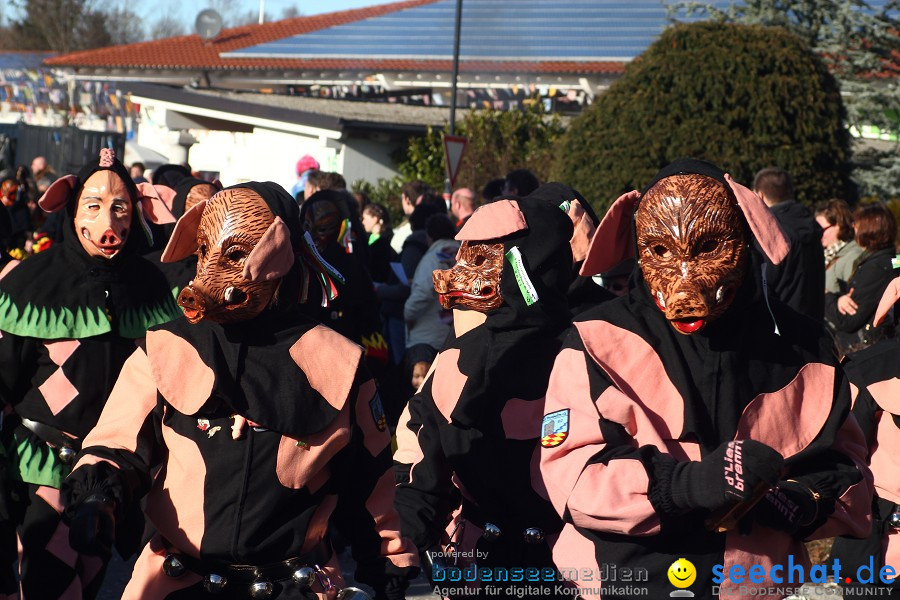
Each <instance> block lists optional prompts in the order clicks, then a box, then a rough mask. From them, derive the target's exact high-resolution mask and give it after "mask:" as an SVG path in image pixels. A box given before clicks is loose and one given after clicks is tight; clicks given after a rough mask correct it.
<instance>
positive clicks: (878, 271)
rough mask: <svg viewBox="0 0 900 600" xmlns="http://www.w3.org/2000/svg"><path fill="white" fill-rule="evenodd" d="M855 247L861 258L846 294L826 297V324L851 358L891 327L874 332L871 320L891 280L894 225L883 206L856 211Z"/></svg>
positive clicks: (873, 205) (892, 216)
mask: <svg viewBox="0 0 900 600" xmlns="http://www.w3.org/2000/svg"><path fill="white" fill-rule="evenodd" d="M853 226H854V229H855V230H856V243H857V244H858V245H859V247H860V248H862V251H863V252H862V254H861V255H860V257H859V261H858V262H857V264H856V272H855V273H854V274H853V276H852V277H851V278H850V282H849V283H848V288H849V290H848V291H847V293H846V294H836V293H832V292H829V293H828V294H826V295H825V320H826V322H827V323H828V326H829V328H830V329H831V330H832V332H833V333H834V336H835V342H836V344H837V347H838V350H839V352H840V353H841V354H842V355H847V354H850V353H851V352H855V351H857V350H860V349H861V348H863V347H865V346H867V345H869V344H871V343H873V342H874V341H877V339H880V338H882V337H884V336H886V335H888V334H890V333H892V331H891V330H892V328H891V327H882V328H879V329H877V330H876V329H874V328H873V327H872V320H873V317H874V316H875V309H876V307H877V306H878V301H879V300H880V299H881V296H882V294H884V290H885V289H886V288H887V286H888V284H889V283H890V282H891V280H892V279H893V278H894V276H895V273H894V268H893V265H892V262H891V259H893V258H894V255H895V252H896V250H895V247H894V239H895V237H896V236H897V221H896V219H895V218H894V215H893V213H891V211H890V210H889V209H888V208H887V207H886V206H884V205H883V204H870V205H868V206H862V207H860V208H858V209H856V212H855V213H854V215H853Z"/></svg>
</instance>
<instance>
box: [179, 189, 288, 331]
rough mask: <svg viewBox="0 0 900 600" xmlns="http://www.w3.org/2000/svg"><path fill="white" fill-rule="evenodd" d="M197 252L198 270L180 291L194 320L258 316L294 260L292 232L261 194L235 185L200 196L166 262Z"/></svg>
mask: <svg viewBox="0 0 900 600" xmlns="http://www.w3.org/2000/svg"><path fill="white" fill-rule="evenodd" d="M192 252H193V253H196V254H197V258H198V260H197V275H196V277H195V278H194V279H193V281H191V283H190V284H189V285H188V286H187V287H185V288H184V289H183V290H182V291H181V293H180V294H179V295H178V304H179V306H181V307H182V309H183V310H184V314H185V317H187V319H188V321H189V322H190V323H197V322H199V321H201V320H202V319H209V320H210V321H215V322H217V323H235V322H239V321H246V320H249V319H252V318H254V317H255V316H257V315H258V314H259V313H261V312H262V311H263V310H264V309H265V308H266V307H267V306H269V305H270V304H271V303H272V302H273V299H274V297H275V293H276V291H277V289H278V285H279V283H280V279H281V277H283V276H284V275H285V274H286V273H287V272H288V271H289V270H290V268H291V266H292V265H293V263H294V253H293V249H292V247H291V241H290V232H289V231H288V227H287V225H286V224H285V223H284V221H283V220H282V219H281V218H280V217H276V216H275V215H274V214H273V212H272V210H271V209H270V208H269V206H268V204H267V203H266V201H265V200H263V198H262V197H261V196H260V195H259V194H258V193H256V192H255V191H253V190H251V189H249V188H243V187H235V188H229V189H226V190H223V191H221V192H218V193H217V194H215V195H214V196H213V197H212V198H210V199H209V200H208V201H206V200H200V201H199V202H198V203H197V204H195V205H194V206H193V207H192V208H191V209H190V210H188V211H187V212H185V214H184V216H182V217H181V219H179V221H178V224H177V225H176V227H175V231H174V232H173V234H172V238H171V240H170V241H169V245H168V246H167V247H166V250H165V251H164V252H163V255H162V260H163V262H174V261H177V260H181V259H183V258H185V257H186V256H188V255H189V254H191V253H192Z"/></svg>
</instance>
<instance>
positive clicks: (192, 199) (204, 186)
mask: <svg viewBox="0 0 900 600" xmlns="http://www.w3.org/2000/svg"><path fill="white" fill-rule="evenodd" d="M218 191H219V188H217V187H216V186H214V185H213V184H211V183H198V184H197V185H195V186H194V187H192V188H191V190H190V191H189V192H188V193H187V197H186V198H185V199H184V212H187V211H189V210H191V209H192V208H194V206H196V205H197V204H198V203H199V202H200V201H201V200H209V199H210V198H212V197H213V195H214V194H215V193H216V192H218Z"/></svg>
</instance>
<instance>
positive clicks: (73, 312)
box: [0, 149, 178, 598]
mask: <svg viewBox="0 0 900 600" xmlns="http://www.w3.org/2000/svg"><path fill="white" fill-rule="evenodd" d="M39 204H40V206H41V208H43V209H44V210H45V211H48V212H59V213H60V214H64V215H65V221H64V222H65V223H66V233H65V238H64V241H63V242H62V243H61V244H57V245H54V246H53V247H51V248H50V249H49V250H47V251H46V252H41V253H40V254H37V255H35V256H33V257H31V258H29V259H28V260H27V261H25V262H23V263H22V264H20V265H19V266H17V267H16V268H15V269H13V270H12V271H11V272H9V274H8V275H6V276H5V277H3V279H2V281H0V401H2V403H3V405H4V407H5V408H6V409H7V411H12V413H13V414H7V415H6V418H4V420H3V431H2V437H3V442H4V444H3V445H4V448H5V451H6V457H7V460H8V464H7V476H6V477H5V478H4V479H5V482H6V484H7V485H5V486H4V487H5V488H6V491H7V493H6V494H4V498H3V499H2V504H3V508H4V509H5V512H6V515H4V516H5V517H6V519H8V522H11V523H15V524H16V525H17V527H18V538H19V543H20V544H21V546H20V548H21V549H20V561H19V575H20V577H21V590H22V595H23V596H24V597H25V598H82V597H88V598H89V597H93V596H94V595H95V594H96V592H97V589H98V588H99V586H100V584H101V582H102V580H103V571H104V565H105V562H104V561H103V560H101V559H100V558H98V557H92V556H84V555H80V554H78V553H77V552H75V551H74V550H72V549H71V548H70V547H69V544H68V528H67V527H66V525H65V523H63V522H61V521H60V512H61V511H62V504H61V503H60V495H59V487H60V485H61V484H62V481H63V479H64V478H65V476H66V475H67V474H68V472H69V469H70V468H71V462H72V459H73V458H74V456H75V454H76V452H77V451H78V449H79V448H80V445H81V444H82V442H83V440H84V438H85V436H86V435H87V434H88V432H89V431H90V430H91V429H92V428H93V427H94V425H95V424H96V423H97V419H98V418H99V416H100V412H101V410H102V409H103V406H104V403H105V402H106V398H107V396H108V394H109V392H110V390H112V386H113V383H114V382H115V380H116V377H117V376H118V374H119V371H120V369H121V368H122V365H123V364H124V363H125V360H126V359H127V358H128V356H130V355H131V354H132V352H134V348H135V345H136V344H139V343H141V342H142V340H143V338H144V335H145V333H146V330H147V328H149V327H152V326H153V325H157V324H160V323H164V322H166V321H168V320H171V319H173V318H176V317H177V316H178V308H177V306H176V305H175V302H174V299H173V298H172V296H171V294H170V293H169V291H168V286H167V285H166V281H165V278H164V277H163V276H162V274H161V273H160V272H159V270H158V269H156V267H154V266H153V265H151V264H150V263H149V262H148V261H146V260H144V259H143V258H141V257H140V253H141V252H142V251H145V250H146V248H147V247H149V245H150V244H151V243H152V240H151V239H150V238H149V236H148V232H149V227H148V222H149V223H164V222H166V221H170V222H171V221H174V219H172V217H171V215H170V214H169V212H168V210H167V209H166V207H165V204H164V203H163V202H162V201H161V199H160V198H159V196H158V194H157V193H156V190H155V189H154V188H153V186H152V185H149V184H140V185H135V184H134V183H133V182H132V180H131V177H129V176H128V170H127V169H126V168H125V167H124V166H123V165H122V163H120V162H119V161H118V160H117V159H116V158H115V155H114V153H113V152H112V151H111V150H106V149H104V150H102V151H101V152H100V157H99V160H96V161H94V162H92V163H90V164H88V165H85V166H84V167H83V168H82V169H81V171H80V172H79V173H78V175H67V176H65V177H62V178H60V179H59V180H57V181H56V182H54V183H53V184H52V185H51V186H50V187H49V188H48V189H47V191H46V192H45V194H44V195H43V197H42V198H41V199H40V201H39ZM63 211H64V212H63ZM139 514H140V513H139V512H138V513H137V515H139ZM132 516H133V515H132ZM129 523H136V528H137V531H136V532H134V531H132V533H131V536H130V537H131V539H132V540H134V541H135V542H136V538H137V537H138V536H139V535H140V519H139V518H138V519H137V521H134V520H133V519H129ZM126 529H127V528H123V534H124V532H125V530H126ZM126 537H129V536H126ZM119 541H120V542H123V541H124V539H123V538H120V540H119ZM133 543H134V542H133ZM13 544H15V542H13ZM129 550H130V549H129V548H127V547H126V546H125V545H122V544H120V551H121V552H122V553H123V554H124V555H126V556H127V555H128V553H129ZM12 552H15V545H13V546H12Z"/></svg>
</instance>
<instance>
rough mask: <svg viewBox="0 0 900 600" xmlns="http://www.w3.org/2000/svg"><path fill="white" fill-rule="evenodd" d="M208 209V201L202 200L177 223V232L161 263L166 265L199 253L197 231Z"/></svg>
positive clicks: (164, 251) (161, 258)
mask: <svg viewBox="0 0 900 600" xmlns="http://www.w3.org/2000/svg"><path fill="white" fill-rule="evenodd" d="M205 209H206V200H201V201H200V202H198V203H197V204H195V205H194V206H192V207H191V210H189V211H187V212H186V213H184V214H183V215H182V216H181V218H180V219H178V221H177V222H176V223H175V231H173V232H172V237H171V238H169V243H168V244H166V249H165V250H163V253H162V256H161V257H160V261H161V262H164V263H171V262H178V261H179V260H184V259H185V258H187V257H188V256H190V255H191V254H193V253H194V252H196V251H197V229H198V228H199V227H200V218H201V217H202V216H203V211H204V210H205Z"/></svg>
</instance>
